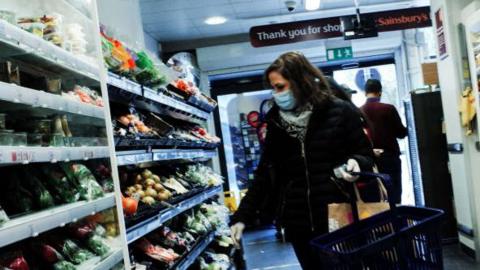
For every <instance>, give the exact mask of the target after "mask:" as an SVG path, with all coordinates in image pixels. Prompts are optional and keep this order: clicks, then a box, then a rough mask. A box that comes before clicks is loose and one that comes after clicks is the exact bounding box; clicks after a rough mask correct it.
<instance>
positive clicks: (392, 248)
mask: <svg viewBox="0 0 480 270" xmlns="http://www.w3.org/2000/svg"><path fill="white" fill-rule="evenodd" d="M357 175H359V176H361V177H370V178H379V179H381V180H382V182H383V183H384V185H385V186H386V188H387V190H390V187H391V182H390V177H389V176H388V175H385V174H375V173H358V174H357ZM352 209H356V205H355V203H353V202H352ZM354 216H357V217H356V218H355V219H356V220H355V222H354V223H352V224H351V225H348V226H345V227H344V228H341V229H339V230H337V231H334V232H332V233H329V234H326V235H323V236H320V237H318V238H315V239H314V240H312V241H311V245H312V246H313V250H314V252H315V253H314V254H315V255H316V258H315V259H318V263H319V264H322V265H323V266H324V268H323V269H328V270H357V269H362V270H390V269H391V270H393V269H395V270H410V269H415V270H417V269H418V270H420V269H421V270H427V269H428V270H430V269H443V258H442V246H441V238H440V228H441V226H440V225H441V222H442V218H443V216H444V213H443V211H442V210H438V209H431V208H422V207H413V206H398V207H397V206H395V205H394V204H393V203H390V210H388V211H385V212H383V213H380V214H377V215H374V216H372V217H369V218H367V219H364V220H360V221H359V220H358V215H354Z"/></svg>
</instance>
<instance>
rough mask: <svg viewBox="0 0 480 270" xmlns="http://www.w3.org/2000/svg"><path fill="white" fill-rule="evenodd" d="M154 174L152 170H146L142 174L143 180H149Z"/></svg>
mask: <svg viewBox="0 0 480 270" xmlns="http://www.w3.org/2000/svg"><path fill="white" fill-rule="evenodd" d="M152 174H153V173H152V172H151V171H150V170H144V171H143V172H142V177H143V179H147V178H150V177H151V176H152Z"/></svg>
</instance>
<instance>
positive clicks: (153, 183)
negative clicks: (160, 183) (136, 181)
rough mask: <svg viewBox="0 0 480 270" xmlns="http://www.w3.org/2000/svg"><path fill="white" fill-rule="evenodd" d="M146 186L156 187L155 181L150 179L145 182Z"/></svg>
mask: <svg viewBox="0 0 480 270" xmlns="http://www.w3.org/2000/svg"><path fill="white" fill-rule="evenodd" d="M145 185H146V186H147V187H151V186H153V185H155V180H153V179H152V178H148V179H147V180H145Z"/></svg>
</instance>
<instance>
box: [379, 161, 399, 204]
mask: <svg viewBox="0 0 480 270" xmlns="http://www.w3.org/2000/svg"><path fill="white" fill-rule="evenodd" d="M377 165H378V171H379V172H381V173H385V174H388V175H390V177H391V179H392V185H393V187H392V189H393V190H392V194H389V199H390V201H392V202H394V203H395V204H399V203H401V201H402V161H401V160H400V157H399V156H398V155H395V154H386V153H385V154H383V155H381V156H380V157H379V158H378V159H377Z"/></svg>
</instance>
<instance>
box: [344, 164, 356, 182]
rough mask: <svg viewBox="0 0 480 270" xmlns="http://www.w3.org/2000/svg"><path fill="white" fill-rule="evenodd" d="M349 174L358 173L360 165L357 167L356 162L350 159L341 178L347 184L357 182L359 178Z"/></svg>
mask: <svg viewBox="0 0 480 270" xmlns="http://www.w3.org/2000/svg"><path fill="white" fill-rule="evenodd" d="M351 172H356V173H359V172H360V165H358V162H357V161H356V160H355V159H353V158H351V159H349V160H348V161H347V167H346V170H343V171H342V178H343V180H345V181H347V182H355V181H357V180H358V178H359V176H358V175H351V174H350V173H351Z"/></svg>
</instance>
